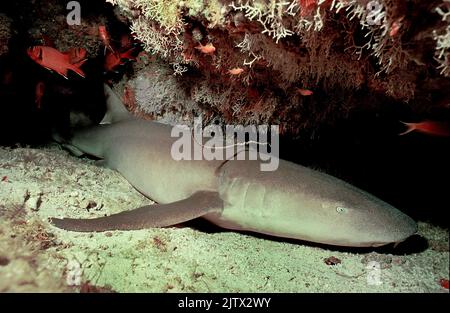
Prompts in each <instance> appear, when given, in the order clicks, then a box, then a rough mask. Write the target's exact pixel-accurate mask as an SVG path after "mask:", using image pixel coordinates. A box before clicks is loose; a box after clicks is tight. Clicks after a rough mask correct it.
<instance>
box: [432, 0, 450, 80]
mask: <svg viewBox="0 0 450 313" xmlns="http://www.w3.org/2000/svg"><path fill="white" fill-rule="evenodd" d="M443 2H444V3H443V4H444V5H443V6H439V7H437V8H436V9H435V10H436V12H437V13H438V14H439V15H440V16H442V21H444V22H448V25H447V27H446V28H445V31H444V32H443V33H441V34H438V32H437V31H436V30H434V31H433V38H434V40H436V56H435V59H436V61H437V62H438V63H439V66H438V67H437V68H438V69H439V70H440V73H441V75H444V76H447V77H448V76H450V0H444V1H443Z"/></svg>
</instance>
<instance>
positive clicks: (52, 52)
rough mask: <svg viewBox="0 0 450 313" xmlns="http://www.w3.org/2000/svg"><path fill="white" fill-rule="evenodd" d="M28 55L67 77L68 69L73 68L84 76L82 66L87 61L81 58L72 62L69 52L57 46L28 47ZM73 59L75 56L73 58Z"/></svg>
mask: <svg viewBox="0 0 450 313" xmlns="http://www.w3.org/2000/svg"><path fill="white" fill-rule="evenodd" d="M27 53H28V56H29V57H30V58H31V59H32V60H33V61H35V62H36V63H37V64H39V65H41V66H43V67H45V68H46V69H48V70H53V71H55V72H57V73H58V74H60V75H61V76H63V77H64V78H65V79H67V71H68V70H71V71H73V72H75V73H77V74H78V75H80V76H81V77H84V76H85V75H84V72H83V71H82V70H81V69H80V66H81V65H83V63H84V62H85V61H86V59H84V60H80V61H78V62H76V63H73V64H72V63H71V62H70V61H71V57H70V55H69V53H66V54H65V53H61V52H59V51H58V50H56V49H55V48H52V47H46V46H34V47H31V48H29V49H28V51H27ZM72 60H73V58H72Z"/></svg>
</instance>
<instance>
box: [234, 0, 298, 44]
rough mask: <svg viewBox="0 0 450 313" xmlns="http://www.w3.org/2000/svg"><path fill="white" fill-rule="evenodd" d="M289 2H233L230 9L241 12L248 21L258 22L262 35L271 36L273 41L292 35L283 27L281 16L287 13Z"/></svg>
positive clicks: (271, 0) (290, 31) (273, 0)
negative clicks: (262, 28)
mask: <svg viewBox="0 0 450 313" xmlns="http://www.w3.org/2000/svg"><path fill="white" fill-rule="evenodd" d="M289 5H290V3H289V2H286V1H281V2H278V1H276V0H270V1H269V2H268V3H264V2H263V1H249V0H247V2H246V3H245V4H243V3H242V2H241V1H239V3H238V4H237V5H236V4H235V3H234V1H233V2H232V3H231V4H230V7H231V8H233V10H236V11H242V12H244V14H245V17H247V18H248V19H249V20H251V21H253V20H256V21H258V22H259V23H260V24H261V25H262V26H263V27H264V30H263V31H262V33H263V34H267V35H269V36H271V37H272V38H273V39H275V41H276V42H277V43H278V41H279V40H280V39H282V38H285V37H288V36H291V35H293V34H294V32H293V31H292V30H289V29H287V28H286V27H285V26H284V25H283V15H285V14H286V13H287V9H286V8H287V7H288V6H289Z"/></svg>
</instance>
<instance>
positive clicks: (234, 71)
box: [228, 67, 244, 75]
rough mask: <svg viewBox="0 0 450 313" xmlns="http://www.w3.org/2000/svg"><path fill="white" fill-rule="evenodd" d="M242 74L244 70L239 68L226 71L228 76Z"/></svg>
mask: <svg viewBox="0 0 450 313" xmlns="http://www.w3.org/2000/svg"><path fill="white" fill-rule="evenodd" d="M243 72H244V69H243V68H240V67H235V68H232V69H231V70H228V74H230V75H240V74H242V73H243Z"/></svg>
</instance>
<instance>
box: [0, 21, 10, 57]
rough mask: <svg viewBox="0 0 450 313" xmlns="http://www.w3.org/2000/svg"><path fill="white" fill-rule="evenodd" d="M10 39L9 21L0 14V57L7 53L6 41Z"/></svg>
mask: <svg viewBox="0 0 450 313" xmlns="http://www.w3.org/2000/svg"><path fill="white" fill-rule="evenodd" d="M10 37H11V19H10V18H8V17H7V16H6V15H4V14H0V56H1V55H2V54H4V53H7V52H8V41H9V38H10Z"/></svg>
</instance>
